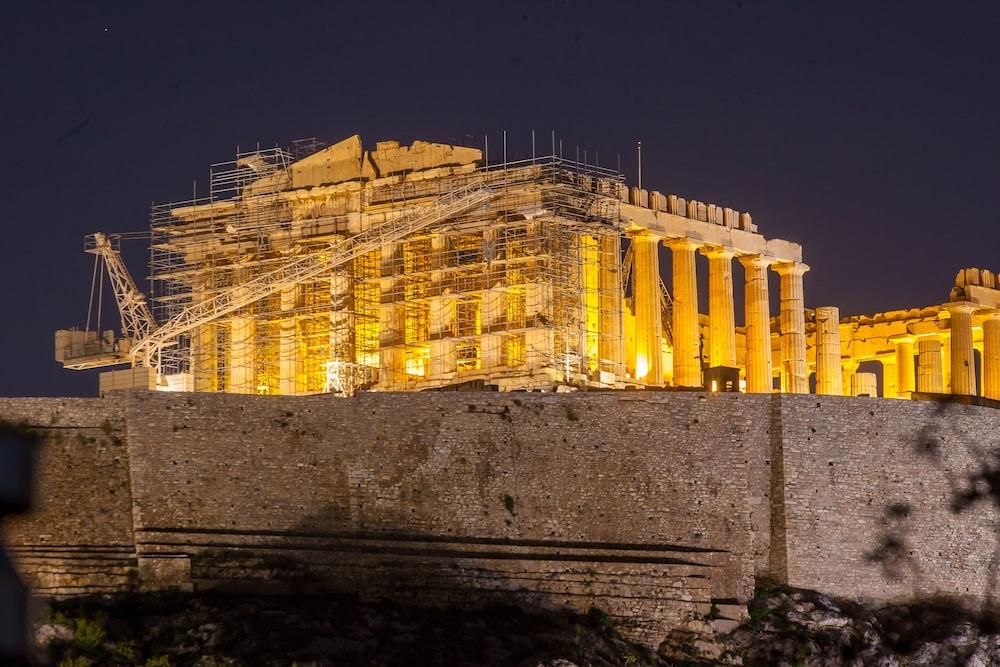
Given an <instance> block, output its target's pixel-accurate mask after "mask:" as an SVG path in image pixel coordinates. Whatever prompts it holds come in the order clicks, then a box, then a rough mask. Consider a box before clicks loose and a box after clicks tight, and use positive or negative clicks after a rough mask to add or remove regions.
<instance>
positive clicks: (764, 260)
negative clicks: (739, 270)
mask: <svg viewBox="0 0 1000 667" xmlns="http://www.w3.org/2000/svg"><path fill="white" fill-rule="evenodd" d="M736 259H738V260H739V262H740V264H742V265H743V267H744V268H747V269H766V268H767V267H769V266H771V265H772V264H774V261H775V260H774V258H773V257H765V256H764V255H738V256H737V257H736Z"/></svg>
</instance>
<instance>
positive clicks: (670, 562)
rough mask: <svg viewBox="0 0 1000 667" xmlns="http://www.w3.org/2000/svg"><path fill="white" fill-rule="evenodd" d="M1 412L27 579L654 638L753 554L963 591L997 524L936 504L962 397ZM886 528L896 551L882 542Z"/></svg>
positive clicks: (835, 574) (957, 471)
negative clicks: (16, 435)
mask: <svg viewBox="0 0 1000 667" xmlns="http://www.w3.org/2000/svg"><path fill="white" fill-rule="evenodd" d="M0 418H2V419H5V420H7V421H9V422H14V423H19V422H23V423H24V424H26V426H27V427H29V428H32V429H33V430H35V431H37V432H39V433H40V434H41V435H42V436H43V444H42V446H41V449H40V453H39V455H40V466H39V470H40V480H39V490H40V493H39V503H38V510H37V511H36V512H34V513H33V514H30V515H27V516H25V517H19V518H16V519H13V520H10V521H8V522H6V523H5V524H4V526H3V528H4V535H5V538H6V540H7V541H8V543H10V544H11V545H12V547H13V548H12V552H13V554H14V556H15V560H16V562H17V564H18V566H19V568H20V569H21V571H22V573H24V574H25V576H26V577H27V578H28V580H29V582H30V583H31V585H32V586H33V587H34V588H35V589H36V590H39V591H42V592H51V593H60V594H71V593H82V592H104V591H110V590H136V589H138V588H139V586H140V585H146V584H145V583H143V582H142V581H140V575H142V576H141V579H142V580H145V582H147V583H148V582H149V581H152V580H155V579H156V578H157V577H159V581H161V582H167V583H168V585H170V586H172V585H179V586H181V587H184V586H185V585H187V584H188V583H189V584H190V585H191V586H194V587H195V588H206V587H214V586H224V585H232V584H239V585H241V586H245V585H247V584H251V585H258V584H263V583H269V584H270V585H271V586H272V587H279V588H284V589H285V590H288V589H293V590H295V589H301V588H302V587H306V588H309V587H317V586H320V587H324V588H327V589H334V590H342V591H353V592H359V593H361V594H362V595H365V596H372V597H379V596H386V597H394V598H397V599H419V600H421V601H423V602H431V601H433V602H436V603H442V604H459V605H473V604H482V603H484V602H490V601H500V600H506V601H515V602H518V603H522V604H527V605H530V606H542V607H551V606H555V607H570V608H573V609H577V610H582V611H586V609H588V608H589V607H590V606H592V605H594V606H600V607H601V608H603V609H605V610H606V611H607V612H608V613H609V614H610V615H611V616H612V617H613V618H614V619H615V621H616V623H617V624H618V625H619V627H620V628H621V629H622V631H623V632H624V633H625V634H627V635H628V636H632V637H635V638H639V639H641V640H642V641H645V642H647V643H656V642H657V641H659V640H660V639H662V638H663V637H664V636H665V635H666V633H667V632H668V631H669V629H671V628H676V627H681V626H686V625H689V624H690V623H691V622H692V620H691V619H695V618H697V616H698V615H699V614H706V613H707V612H708V610H709V608H710V606H711V604H712V603H713V601H714V600H729V599H745V598H746V597H747V596H748V595H749V592H750V588H751V585H752V580H753V575H754V574H755V573H756V574H769V575H771V576H776V577H778V578H779V579H781V580H783V581H787V582H789V583H791V584H793V585H796V586H802V587H807V588H814V589H817V590H820V591H827V592H836V593H839V594H843V595H848V596H851V595H857V596H866V597H869V598H874V599H899V598H905V597H909V596H912V595H914V594H937V593H947V594H955V595H968V596H972V597H977V596H980V595H982V593H983V591H984V590H985V583H986V577H987V572H988V571H989V568H988V563H989V559H990V557H991V554H992V550H991V549H990V548H989V546H990V545H993V540H994V539H995V537H996V536H995V535H994V534H993V532H992V525H993V521H994V520H995V518H996V517H995V516H994V515H995V514H996V512H995V511H994V510H993V509H992V508H991V507H990V506H988V505H983V506H981V507H980V506H976V507H974V508H973V510H970V511H969V512H965V513H961V514H955V513H953V512H952V510H951V506H952V501H953V493H954V489H955V487H954V486H953V480H963V479H965V478H966V475H967V474H969V473H970V472H974V471H976V470H979V469H980V467H981V465H982V463H983V462H982V461H980V460H978V459H977V458H976V452H977V451H979V450H977V447H978V446H981V445H982V443H989V442H990V440H989V437H990V435H991V434H995V433H996V432H997V430H998V429H1000V412H998V411H996V410H992V409H989V408H983V407H975V406H965V405H954V404H939V403H933V402H926V401H888V400H879V399H852V398H847V397H836V396H802V395H796V396H792V395H753V394H728V395H727V394H723V395H710V394H705V393H701V392H608V393H590V394H531V393H516V394H502V393H431V394H428V393H421V394H415V393H409V394H389V393H366V394H362V395H360V396H359V397H357V398H355V399H352V400H340V399H333V398H330V397H321V396H320V397H298V398H296V397H257V396H237V395H221V394H179V393H175V394H170V393H157V392H149V393H136V394H132V395H118V396H116V397H113V398H108V399H0ZM901 508H905V510H904V509H901ZM888 538H892V540H890V542H892V543H897V542H900V541H902V543H904V544H905V545H906V549H905V553H904V554H903V555H902V556H903V557H902V558H901V559H897V560H895V561H891V560H887V559H886V558H885V557H884V555H885V554H884V547H885V545H886V540H887V539H888ZM984 545H986V546H985V547H984ZM188 562H190V574H187V571H186V569H185V568H186V567H187V563H188ZM157 563H158V564H160V565H164V567H152V565H154V564H157ZM887 565H888V566H895V567H896V571H895V572H893V571H891V568H887ZM174 566H183V567H180V568H178V567H174ZM185 577H187V578H189V581H185Z"/></svg>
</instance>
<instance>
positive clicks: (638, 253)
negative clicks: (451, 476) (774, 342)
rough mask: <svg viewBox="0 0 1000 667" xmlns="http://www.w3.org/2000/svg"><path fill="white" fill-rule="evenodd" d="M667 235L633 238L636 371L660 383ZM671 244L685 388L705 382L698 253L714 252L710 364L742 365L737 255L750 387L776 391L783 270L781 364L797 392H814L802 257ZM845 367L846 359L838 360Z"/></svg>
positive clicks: (677, 375)
mask: <svg viewBox="0 0 1000 667" xmlns="http://www.w3.org/2000/svg"><path fill="white" fill-rule="evenodd" d="M659 243H660V238H659V237H657V236H656V235H654V234H652V233H649V232H642V233H639V234H637V235H635V236H634V237H633V247H634V251H633V252H634V258H635V268H634V271H635V285H636V289H635V313H636V377H637V379H639V380H645V381H646V382H647V383H649V384H659V379H660V378H661V377H662V376H663V369H662V368H661V362H660V353H659V352H660V346H661V343H662V334H661V327H660V296H659V284H660V283H659V256H658V254H657V247H658V246H659ZM665 245H666V246H667V247H668V248H670V250H671V257H672V279H673V284H672V296H673V315H672V318H673V319H672V321H671V329H672V337H673V383H674V385H675V386H679V387H700V386H702V377H701V349H700V333H701V332H700V327H699V319H698V279H697V271H696V270H695V258H696V255H695V253H696V252H701V254H703V255H705V256H706V257H707V258H708V287H709V294H708V311H709V312H708V319H709V341H708V343H709V354H708V356H709V364H710V365H711V366H729V367H735V366H736V326H735V312H734V310H735V309H734V304H733V269H732V260H733V258H734V257H736V258H737V259H738V260H739V262H740V263H741V264H742V265H743V269H744V272H745V277H746V279H745V283H744V290H745V293H744V303H745V324H746V389H747V391H748V392H756V393H768V392H770V391H771V390H772V379H771V378H772V359H771V311H770V301H769V296H768V284H767V278H768V276H767V272H768V269H769V268H773V269H774V270H775V271H776V272H777V273H778V275H779V276H780V280H781V282H780V288H781V317H780V323H781V367H782V371H783V374H782V375H783V377H784V378H785V386H784V387H783V389H784V390H785V391H787V392H791V393H808V392H809V381H808V374H807V372H806V339H805V312H804V308H803V291H802V276H803V275H804V274H805V272H806V271H808V270H809V267H808V266H806V265H805V264H802V263H800V262H776V260H774V259H773V258H769V257H764V256H762V255H759V254H748V255H740V256H737V255H736V253H735V252H733V251H732V250H728V249H725V248H719V247H716V246H704V245H703V244H701V243H699V242H697V241H694V240H692V239H688V238H678V239H669V240H667V241H665ZM838 368H839V364H838Z"/></svg>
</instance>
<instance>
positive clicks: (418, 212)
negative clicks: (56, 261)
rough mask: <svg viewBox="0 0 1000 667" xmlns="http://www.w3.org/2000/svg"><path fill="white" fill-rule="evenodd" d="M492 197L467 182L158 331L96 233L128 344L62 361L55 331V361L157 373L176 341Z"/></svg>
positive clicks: (193, 308) (196, 307) (198, 306)
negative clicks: (122, 366)
mask: <svg viewBox="0 0 1000 667" xmlns="http://www.w3.org/2000/svg"><path fill="white" fill-rule="evenodd" d="M494 196H495V195H494V192H493V191H492V190H491V189H490V188H489V187H487V186H486V185H485V184H484V183H482V182H473V183H470V184H468V185H465V186H463V187H461V188H458V189H456V190H453V191H451V192H449V193H447V194H445V195H443V196H441V197H438V198H437V199H435V200H434V201H432V202H430V203H428V204H425V205H422V206H419V207H418V208H416V209H415V210H413V211H411V212H409V213H405V214H403V215H401V216H397V217H395V218H392V219H390V220H387V221H385V222H383V223H381V224H379V225H376V226H374V227H371V228H369V229H367V230H365V231H362V232H360V233H359V234H356V235H354V236H351V237H348V238H346V239H342V240H338V241H335V242H333V243H332V244H331V246H330V250H329V252H328V253H311V254H309V255H305V256H302V257H296V258H294V259H291V260H289V261H288V262H286V263H284V264H283V265H281V266H279V267H278V268H277V269H274V270H272V271H269V272H268V273H264V274H261V275H259V276H257V277H255V278H252V279H250V280H248V281H246V282H244V283H242V284H240V285H239V286H238V287H234V288H233V289H230V290H227V291H224V292H221V293H219V294H217V295H215V296H214V297H212V298H210V299H207V300H205V301H200V302H198V303H195V304H192V305H190V306H188V307H187V308H185V309H183V310H182V311H181V312H180V313H178V314H177V315H176V316H174V317H173V318H172V319H170V320H169V321H167V322H164V323H163V324H162V325H160V326H157V323H156V321H155V320H154V318H153V314H152V312H151V311H150V310H149V306H148V305H147V304H146V299H145V296H144V295H143V294H142V293H141V292H139V290H138V288H136V286H135V281H134V280H133V279H132V277H131V276H130V275H129V273H128V270H127V269H126V268H125V264H124V262H123V261H122V259H121V255H120V254H119V253H118V251H117V250H115V249H114V248H113V247H112V246H111V244H110V242H109V241H108V237H107V235H106V234H101V233H98V234H94V235H93V238H94V243H93V248H92V249H90V250H89V252H94V253H95V254H98V255H99V256H100V257H103V258H104V261H105V264H106V266H107V270H108V273H109V275H110V276H111V280H112V285H113V286H114V290H115V299H116V301H117V303H118V308H119V311H120V312H121V318H122V333H123V335H124V336H125V337H126V338H127V339H128V343H127V344H125V345H122V346H121V348H120V351H118V352H116V353H111V354H106V355H103V357H104V358H101V357H98V358H94V357H92V356H89V357H81V358H76V357H74V356H72V355H67V354H65V353H63V354H62V358H61V359H60V350H59V342H58V341H59V336H60V334H65V333H67V332H56V337H57V351H56V359H57V361H62V362H63V366H65V367H66V368H72V369H82V368H95V367H98V366H110V365H118V364H122V363H131V364H132V365H133V366H146V367H150V368H156V369H157V371H159V365H160V356H161V354H160V353H161V351H162V350H163V348H165V347H167V346H169V345H174V344H176V342H177V339H178V337H179V336H181V335H183V334H185V333H188V332H189V331H191V330H193V329H196V328H197V327H200V326H203V325H205V324H208V323H210V322H213V321H215V320H217V319H219V318H222V317H225V316H226V315H229V314H231V313H234V312H236V311H237V310H240V309H241V308H244V307H245V306H248V305H250V304H251V303H254V302H256V301H259V300H260V299H263V298H266V297H268V296H270V295H272V294H275V293H277V292H279V291H281V290H282V289H284V288H286V287H289V286H292V285H296V284H299V283H302V282H305V281H308V280H311V279H314V278H316V277H317V276H320V275H321V274H323V273H325V272H328V271H330V270H332V269H336V268H337V267H339V266H342V265H344V264H346V263H347V262H350V261H351V260H353V259H355V258H356V257H359V256H361V255H364V254H366V253H368V252H371V251H373V250H377V249H378V248H380V247H382V246H383V245H384V244H387V243H393V242H395V241H399V240H400V239H402V238H404V237H406V236H409V235H411V234H413V233H415V232H417V231H420V230H421V229H424V228H425V227H428V226H429V225H432V224H434V223H437V222H441V221H442V220H446V219H448V218H451V217H453V216H455V215H458V214H460V213H463V212H465V211H467V210H469V209H471V208H474V207H476V206H479V205H481V204H483V203H485V202H487V201H489V200H490V199H492V198H493V197H494Z"/></svg>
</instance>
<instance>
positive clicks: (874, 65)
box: [0, 0, 1000, 395]
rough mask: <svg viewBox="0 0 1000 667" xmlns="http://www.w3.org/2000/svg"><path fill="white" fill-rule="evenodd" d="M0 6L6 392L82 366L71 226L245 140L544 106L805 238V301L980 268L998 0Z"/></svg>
mask: <svg viewBox="0 0 1000 667" xmlns="http://www.w3.org/2000/svg"><path fill="white" fill-rule="evenodd" d="M0 31H2V39H0V76H2V84H3V91H4V94H3V101H2V103H0V128H2V131H3V135H4V142H3V143H4V148H5V158H4V159H3V160H2V164H0V170H2V174H0V176H2V178H0V188H2V193H3V207H2V209H0V211H2V213H0V215H2V223H0V224H2V230H3V242H2V243H3V248H4V254H3V260H2V263H0V279H2V284H3V285H4V286H5V289H4V290H3V293H2V294H3V296H2V301H0V306H2V309H3V310H2V316H0V317H2V320H0V321H2V322H3V324H4V326H2V327H0V343H2V346H0V349H2V350H3V354H4V359H3V363H2V364H0V395H46V394H48V395H58V394H63V395H72V394H93V393H94V392H95V390H96V377H94V375H93V374H92V373H85V374H82V373H75V372H72V371H63V370H61V369H60V368H59V367H58V365H56V364H55V362H53V361H52V347H53V345H52V332H53V330H54V329H56V328H65V327H69V326H72V325H82V324H83V322H84V319H85V315H86V312H85V311H86V306H87V303H86V302H87V296H88V293H89V283H90V269H91V258H90V256H88V255H84V254H83V253H82V252H81V248H82V237H83V235H84V234H86V233H89V232H92V231H95V230H109V231H130V230H140V229H143V228H144V227H145V226H146V225H147V224H148V208H149V204H150V203H151V202H152V201H166V200H172V199H184V198H187V197H189V196H190V193H191V183H192V180H193V179H198V180H199V181H200V182H201V183H202V184H204V182H205V178H206V175H207V171H208V170H207V166H208V164H209V163H211V162H216V161H221V160H227V159H231V157H232V154H233V152H234V150H235V148H236V146H237V145H242V146H244V147H246V146H250V145H252V144H254V143H255V142H257V141H260V142H261V143H262V144H263V145H274V144H275V143H280V144H286V143H287V142H288V141H289V140H291V139H294V138H297V137H305V136H313V135H315V136H318V137H321V138H324V139H327V140H330V141H333V140H337V139H339V138H343V137H345V136H348V135H351V134H353V133H356V132H357V133H360V134H361V135H362V137H363V138H364V140H365V141H366V143H367V144H368V145H372V144H373V143H374V141H376V140H379V139H387V138H400V139H404V140H409V139H412V138H425V139H430V140H439V141H462V138H463V137H464V136H465V135H467V134H468V135H473V136H474V137H476V139H475V141H476V143H477V144H479V143H481V141H482V136H483V135H484V134H485V133H487V132H489V133H491V135H492V140H491V146H498V145H499V132H500V131H501V130H502V129H507V131H508V133H509V137H510V140H509V142H510V146H511V148H510V151H511V153H512V154H513V153H514V152H515V151H521V152H522V153H523V152H524V151H526V150H528V148H529V146H530V144H529V136H530V135H529V132H530V130H531V129H532V128H534V129H537V130H538V132H539V137H540V138H539V143H542V140H541V137H542V136H546V133H547V132H548V131H549V130H551V129H555V130H556V131H557V132H558V134H559V136H560V137H561V138H563V140H564V145H565V146H566V147H567V149H566V150H567V151H568V150H569V146H575V145H577V144H579V145H581V146H582V147H586V148H587V149H588V154H589V155H592V151H595V150H596V151H599V152H600V156H601V162H602V163H604V164H608V165H611V166H613V165H614V161H615V155H616V154H617V153H619V152H620V153H621V154H622V160H623V169H624V171H625V172H626V174H627V175H628V176H629V178H630V179H634V175H635V158H634V145H635V140H636V139H638V138H641V139H642V141H643V147H644V150H643V182H644V184H645V185H647V186H648V187H651V188H657V189H660V190H662V191H664V192H673V193H676V194H679V195H681V196H686V197H689V198H698V199H702V200H704V201H708V202H716V203H720V204H723V205H726V206H731V207H733V208H737V209H740V210H749V211H751V212H752V213H753V215H754V220H755V222H757V224H759V225H760V229H761V231H762V232H763V233H764V234H766V235H767V236H768V237H781V238H787V239H791V240H794V241H798V242H801V243H802V244H803V245H804V246H805V256H806V261H807V262H808V263H809V264H810V265H811V266H812V271H811V272H810V273H809V274H807V277H806V301H807V304H808V305H810V306H815V305H825V304H835V305H839V306H840V307H841V309H842V312H843V313H844V314H851V313H863V312H873V311H876V310H885V309H892V308H897V307H905V306H913V305H925V304H931V303H939V302H941V301H944V300H945V299H947V296H948V289H949V287H950V285H951V281H952V279H953V277H954V274H955V273H956V271H957V270H958V269H959V268H961V267H964V266H983V267H991V268H993V269H994V270H997V269H1000V253H998V252H997V251H998V248H1000V243H998V240H1000V231H998V229H1000V205H998V204H997V203H996V201H995V197H996V190H997V184H998V183H1000V166H998V155H997V148H998V144H1000V91H998V81H1000V76H998V75H1000V5H998V3H996V2H995V1H993V2H961V3H943V2H892V3H889V2H885V3H882V2H849V1H842V0H839V1H837V2H830V1H827V2H811V1H791V0H790V1H788V2H756V1H754V0H742V1H737V0H732V1H730V2H693V1H692V2H606V1H605V2H579V1H573V0H551V1H547V0H542V1H539V2H450V3H443V2H389V1H382V2H377V3H375V2H371V3H366V2H351V3H333V2H328V3H315V4H313V5H311V6H310V3H274V2H268V3H261V4H260V5H259V6H258V5H257V4H256V3H252V2H244V3H231V4H223V3H194V2H191V3H185V2H160V3H131V2H130V3H125V2H122V3H117V4H116V3H105V2H100V3H69V2H65V3H55V2H32V3H3V4H0ZM591 159H592V158H591ZM133 257H134V262H135V263H141V261H143V260H144V256H143V255H142V253H140V252H137V253H135V254H133V255H130V256H129V259H130V260H132V258H133ZM132 269H133V273H134V274H136V275H137V277H145V267H144V266H141V265H139V266H136V265H135V264H133V265H132ZM113 321H114V320H113V318H109V320H108V322H107V324H111V323H112V322H113Z"/></svg>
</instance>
